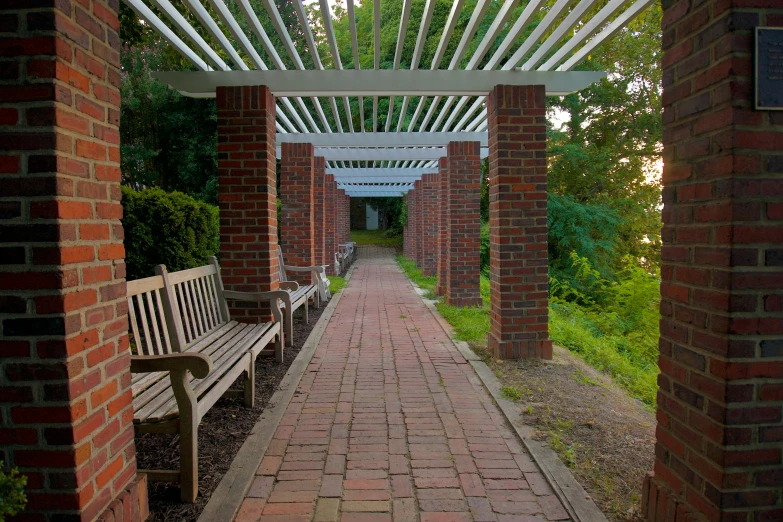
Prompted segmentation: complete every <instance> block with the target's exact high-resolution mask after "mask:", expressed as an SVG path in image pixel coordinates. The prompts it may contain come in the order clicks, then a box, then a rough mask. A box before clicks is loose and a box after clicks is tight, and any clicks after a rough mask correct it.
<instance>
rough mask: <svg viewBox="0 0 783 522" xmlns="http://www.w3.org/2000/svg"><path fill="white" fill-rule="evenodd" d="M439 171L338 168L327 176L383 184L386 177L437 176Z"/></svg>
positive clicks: (330, 170) (328, 170)
mask: <svg viewBox="0 0 783 522" xmlns="http://www.w3.org/2000/svg"><path fill="white" fill-rule="evenodd" d="M436 171H437V169H432V168H429V169H427V168H407V169H403V168H396V169H395V168H391V167H384V168H358V167H357V168H336V169H326V173H327V174H334V176H335V179H336V178H337V177H338V176H339V177H364V178H373V179H375V180H378V181H380V182H383V181H384V180H383V178H384V177H392V176H403V177H404V176H421V175H422V174H435V172H436Z"/></svg>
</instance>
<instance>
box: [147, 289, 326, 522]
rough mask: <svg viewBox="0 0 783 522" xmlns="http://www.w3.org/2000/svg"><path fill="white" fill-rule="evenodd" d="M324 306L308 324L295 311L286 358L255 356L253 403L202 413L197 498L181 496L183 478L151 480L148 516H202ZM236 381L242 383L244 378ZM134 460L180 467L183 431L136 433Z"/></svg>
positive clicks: (232, 401)
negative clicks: (191, 500)
mask: <svg viewBox="0 0 783 522" xmlns="http://www.w3.org/2000/svg"><path fill="white" fill-rule="evenodd" d="M325 308H326V305H325V304H324V305H322V306H321V308H320V309H319V310H315V309H314V308H313V307H312V306H311V307H310V324H304V322H303V321H302V320H301V319H300V318H299V317H298V316H299V314H298V313H297V316H295V317H294V346H293V348H289V347H286V348H285V350H284V361H283V364H279V363H277V362H275V359H274V357H271V358H260V357H259V358H258V359H256V402H255V408H252V409H249V408H245V407H244V405H243V402H242V399H239V398H225V399H221V400H219V401H218V402H217V403H216V404H215V405H214V406H213V407H212V409H210V410H209V412H208V413H207V414H206V415H205V416H204V418H203V419H202V421H201V424H200V425H199V429H198V450H199V458H198V472H199V481H198V482H199V483H198V486H199V494H198V498H196V502H195V503H194V504H183V503H182V502H180V500H179V484H176V483H166V482H155V483H150V484H149V505H150V516H149V518H148V519H147V520H149V521H150V522H153V521H172V520H176V521H195V520H196V519H197V518H198V516H199V515H200V514H201V511H202V510H203V509H204V506H206V504H207V502H208V501H209V498H210V496H211V495H212V492H213V491H215V489H216V488H217V486H218V484H219V483H220V480H221V479H222V478H223V475H224V474H225V473H226V471H228V469H229V467H230V466H231V462H232V461H233V460H234V456H235V455H236V454H237V452H239V448H240V447H241V446H242V444H243V443H244V442H245V439H246V438H247V436H248V434H249V433H250V430H251V429H252V428H253V426H254V425H255V424H256V422H257V421H258V418H259V417H260V416H261V413H262V412H263V410H264V408H265V407H266V405H267V403H268V402H269V399H270V398H271V397H272V394H274V392H275V390H277V386H278V384H279V383H280V381H281V380H283V376H285V374H286V372H287V371H288V367H289V366H291V363H292V362H293V361H294V359H295V358H296V356H297V354H298V353H299V351H300V350H301V349H302V346H303V345H304V343H305V341H306V340H307V337H308V336H309V335H310V331H311V330H312V329H313V327H314V326H315V323H316V322H317V321H318V318H319V317H320V316H321V314H322V313H323V311H324V309H325ZM234 386H235V387H238V388H241V378H240V379H239V380H238V381H237V383H235V385H234ZM136 460H137V465H138V467H139V469H178V468H179V436H178V435H161V434H154V433H146V434H144V435H141V436H137V437H136Z"/></svg>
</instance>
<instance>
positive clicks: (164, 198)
mask: <svg viewBox="0 0 783 522" xmlns="http://www.w3.org/2000/svg"><path fill="white" fill-rule="evenodd" d="M122 207H123V212H124V216H123V218H122V226H123V227H124V228H125V262H126V263H127V269H128V276H127V277H128V279H129V280H133V279H139V278H142V277H148V276H151V275H154V267H155V265H158V264H164V265H166V268H168V269H169V271H170V272H175V271H177V270H184V269H186V268H193V267H196V266H200V265H204V264H206V263H207V262H208V259H209V256H214V255H217V253H218V250H219V248H220V235H219V225H218V210H217V207H215V206H212V205H209V204H207V203H202V202H200V201H197V200H195V199H193V198H191V197H190V196H188V195H186V194H183V193H181V192H165V191H163V190H161V189H157V188H151V189H146V190H142V191H141V192H136V191H134V190H131V189H129V188H126V187H123V189H122Z"/></svg>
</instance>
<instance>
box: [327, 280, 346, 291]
mask: <svg viewBox="0 0 783 522" xmlns="http://www.w3.org/2000/svg"><path fill="white" fill-rule="evenodd" d="M326 277H328V278H329V291H330V292H331V293H333V294H336V293H337V292H339V291H340V290H342V289H343V288H345V287H346V286H348V283H347V282H346V281H345V278H344V277H340V276H326Z"/></svg>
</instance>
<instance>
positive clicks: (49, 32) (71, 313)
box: [0, 0, 147, 521]
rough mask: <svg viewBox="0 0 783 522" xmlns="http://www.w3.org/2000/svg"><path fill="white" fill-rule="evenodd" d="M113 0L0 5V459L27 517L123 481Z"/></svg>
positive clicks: (83, 502) (139, 492)
mask: <svg viewBox="0 0 783 522" xmlns="http://www.w3.org/2000/svg"><path fill="white" fill-rule="evenodd" d="M117 9H118V5H117V3H115V2H108V3H106V2H102V1H98V0H93V1H84V2H79V3H76V2H74V3H71V2H44V3H32V2H30V3H25V2H4V3H3V7H2V14H0V460H3V461H4V462H5V465H6V466H17V467H19V469H20V471H21V472H22V473H23V474H24V475H26V476H27V479H28V482H27V491H26V494H27V499H28V508H27V515H26V516H25V518H26V519H29V520H41V521H43V520H66V519H67V520H73V519H81V520H93V519H95V518H97V517H98V516H100V515H101V513H103V511H104V510H105V509H106V508H107V507H109V505H110V504H111V503H112V502H113V501H114V500H115V499H116V498H118V497H121V496H122V495H123V492H124V491H125V490H126V488H127V489H130V490H133V491H135V497H134V498H133V499H132V502H131V504H132V505H135V507H136V514H137V516H136V517H135V518H134V520H141V519H142V518H143V517H144V516H146V512H145V509H144V508H143V506H144V505H146V495H147V491H146V487H145V486H144V484H143V481H142V482H135V478H136V459H135V446H134V443H133V427H132V419H133V411H132V408H131V389H130V381H131V374H130V370H129V361H130V358H129V350H128V322H127V306H126V304H125V292H126V286H125V261H124V257H125V251H124V248H123V244H122V241H123V230H122V225H121V224H120V218H121V217H122V207H121V205H120V185H119V182H120V169H119V159H120V150H119V129H118V125H119V105H120V92H119V86H120V72H119V66H120V63H119V47H120V40H119V35H118V31H119V22H118V19H117Z"/></svg>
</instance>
